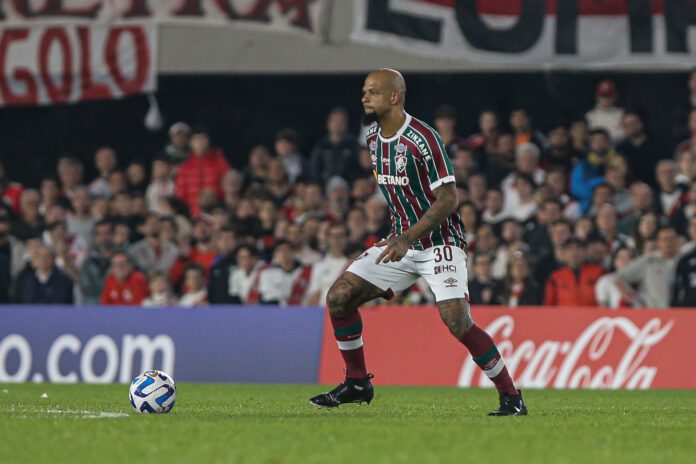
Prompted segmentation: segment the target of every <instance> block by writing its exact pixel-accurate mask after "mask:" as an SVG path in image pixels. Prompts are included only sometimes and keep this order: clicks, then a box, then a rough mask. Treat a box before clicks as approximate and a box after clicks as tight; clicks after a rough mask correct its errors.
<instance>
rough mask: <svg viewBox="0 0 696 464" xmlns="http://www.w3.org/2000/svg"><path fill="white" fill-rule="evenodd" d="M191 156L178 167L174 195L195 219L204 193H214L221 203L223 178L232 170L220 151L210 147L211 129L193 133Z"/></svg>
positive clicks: (201, 128)
mask: <svg viewBox="0 0 696 464" xmlns="http://www.w3.org/2000/svg"><path fill="white" fill-rule="evenodd" d="M190 144H191V153H190V154H189V156H188V158H187V159H186V161H185V162H184V163H183V164H182V165H181V167H180V168H179V174H178V175H177V177H176V186H175V194H176V196H177V197H179V198H180V199H181V200H182V201H184V202H185V203H186V204H187V205H188V207H189V209H190V210H191V214H192V215H193V216H197V215H198V214H199V213H200V206H199V204H198V200H199V198H200V196H201V193H203V192H204V191H211V192H213V193H214V194H215V197H216V198H217V199H218V200H221V199H222V197H223V193H224V192H223V191H222V186H221V180H222V177H223V176H224V175H225V173H226V172H227V171H229V170H230V164H229V163H228V162H227V160H226V159H225V155H224V154H223V152H222V150H221V149H219V148H212V147H211V146H210V136H209V135H208V130H207V129H205V128H203V127H196V128H194V129H193V131H192V133H191V142H190Z"/></svg>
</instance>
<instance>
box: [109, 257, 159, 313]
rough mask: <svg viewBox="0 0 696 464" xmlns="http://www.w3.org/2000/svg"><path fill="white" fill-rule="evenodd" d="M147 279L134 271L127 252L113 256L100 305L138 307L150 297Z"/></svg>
mask: <svg viewBox="0 0 696 464" xmlns="http://www.w3.org/2000/svg"><path fill="white" fill-rule="evenodd" d="M148 293H149V291H148V285H147V278H146V277H145V276H144V275H143V274H142V273H141V272H139V271H136V270H135V269H133V263H132V262H131V258H130V256H129V255H128V253H127V252H125V251H117V252H115V253H114V254H113V255H111V270H110V271H109V275H108V276H107V277H106V283H105V284H104V290H103V291H102V294H101V298H100V303H101V304H103V305H121V306H138V305H140V304H141V303H142V301H143V300H144V299H145V298H146V297H147V296H148Z"/></svg>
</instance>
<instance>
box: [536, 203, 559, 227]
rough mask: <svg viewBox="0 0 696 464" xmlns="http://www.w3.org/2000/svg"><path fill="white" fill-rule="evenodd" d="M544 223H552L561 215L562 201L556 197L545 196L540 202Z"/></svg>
mask: <svg viewBox="0 0 696 464" xmlns="http://www.w3.org/2000/svg"><path fill="white" fill-rule="evenodd" d="M541 209H542V213H543V216H544V223H546V224H552V223H554V222H556V221H560V220H561V218H562V217H563V203H561V201H560V200H559V199H558V198H547V199H546V200H544V202H543V203H542V204H541Z"/></svg>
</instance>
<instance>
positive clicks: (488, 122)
mask: <svg viewBox="0 0 696 464" xmlns="http://www.w3.org/2000/svg"><path fill="white" fill-rule="evenodd" d="M497 128H498V116H497V115H496V114H495V111H493V110H483V111H481V114H480V115H479V129H481V132H483V133H484V134H490V133H491V132H493V131H495V130H496V129H497Z"/></svg>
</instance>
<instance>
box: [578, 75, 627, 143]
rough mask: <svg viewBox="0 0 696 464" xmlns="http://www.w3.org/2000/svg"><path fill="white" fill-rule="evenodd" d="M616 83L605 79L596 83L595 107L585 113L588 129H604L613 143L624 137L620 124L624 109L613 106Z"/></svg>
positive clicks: (615, 95)
mask: <svg viewBox="0 0 696 464" xmlns="http://www.w3.org/2000/svg"><path fill="white" fill-rule="evenodd" d="M616 97H617V92H616V84H614V82H613V81H610V80H609V79H605V80H603V81H601V82H599V83H598V84H597V89H596V91H595V107H594V108H593V109H591V110H590V111H588V112H587V113H586V114H585V119H587V124H588V125H589V126H590V130H594V129H604V130H606V131H608V132H609V135H610V136H611V139H612V140H613V141H614V143H618V142H621V141H622V140H623V139H624V137H625V132H624V128H623V124H622V119H623V115H624V110H623V109H621V108H618V107H617V106H615V103H616Z"/></svg>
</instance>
